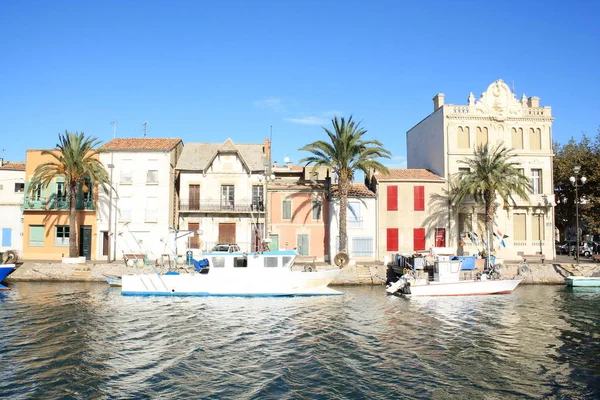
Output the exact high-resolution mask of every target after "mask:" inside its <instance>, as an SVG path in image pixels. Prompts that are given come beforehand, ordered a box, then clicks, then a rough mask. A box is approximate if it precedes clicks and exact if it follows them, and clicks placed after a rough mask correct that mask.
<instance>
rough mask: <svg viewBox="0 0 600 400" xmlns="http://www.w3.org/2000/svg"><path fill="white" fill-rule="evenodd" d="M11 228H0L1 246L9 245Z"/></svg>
mask: <svg viewBox="0 0 600 400" xmlns="http://www.w3.org/2000/svg"><path fill="white" fill-rule="evenodd" d="M11 238H12V229H11V228H2V246H5V247H8V246H11Z"/></svg>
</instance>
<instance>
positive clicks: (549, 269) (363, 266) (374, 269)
mask: <svg viewBox="0 0 600 400" xmlns="http://www.w3.org/2000/svg"><path fill="white" fill-rule="evenodd" d="M528 265H529V269H530V272H529V273H526V274H524V276H523V277H524V281H523V283H524V284H563V283H564V278H565V277H566V276H570V275H592V274H600V263H597V262H596V263H594V262H593V261H591V260H587V259H586V260H581V262H580V264H579V265H576V264H575V263H574V262H573V261H572V260H571V259H570V258H569V257H567V256H559V257H558V259H557V260H548V261H546V263H545V264H541V263H539V262H535V263H529V264H528ZM184 267H186V268H187V269H188V270H190V271H191V270H192V269H193V268H192V267H191V266H184ZM316 267H317V269H330V268H335V267H334V266H332V265H329V264H325V263H317V264H316ZM294 268H301V265H298V266H297V267H296V266H295V267H294ZM518 269H519V263H518V261H505V262H504V271H503V275H504V276H506V277H513V276H515V275H517V271H518ZM153 271H154V269H153V268H152V267H151V266H144V267H141V268H138V267H135V268H134V267H128V266H126V265H125V263H124V262H123V261H122V260H118V261H115V262H113V263H110V264H108V263H106V262H101V261H94V262H87V263H85V264H62V263H58V262H56V261H44V260H37V261H25V262H23V264H22V265H21V266H20V267H19V268H18V269H17V270H16V271H15V272H14V273H13V274H12V275H10V276H9V277H8V279H7V280H6V281H7V282H11V281H12V282H17V281H74V282H95V281H97V282H104V281H105V279H104V276H103V274H107V275H119V276H120V275H124V274H131V273H142V272H146V273H152V272H153ZM386 271H387V266H386V265H384V264H383V263H382V262H372V263H356V264H351V265H348V266H346V267H345V268H344V269H343V270H342V273H341V274H339V275H338V276H337V277H336V279H335V280H334V281H333V282H332V284H333V285H383V284H385V280H386ZM475 272H476V271H463V272H462V274H463V278H465V279H469V278H471V277H474V275H475Z"/></svg>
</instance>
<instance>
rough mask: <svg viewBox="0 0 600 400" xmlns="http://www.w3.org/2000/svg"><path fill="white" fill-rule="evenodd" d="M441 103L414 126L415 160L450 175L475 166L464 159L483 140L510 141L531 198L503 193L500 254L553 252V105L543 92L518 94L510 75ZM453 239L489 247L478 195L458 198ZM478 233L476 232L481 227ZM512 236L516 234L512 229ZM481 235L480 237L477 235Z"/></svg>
mask: <svg viewBox="0 0 600 400" xmlns="http://www.w3.org/2000/svg"><path fill="white" fill-rule="evenodd" d="M433 103H434V110H433V112H432V113H431V114H430V115H428V116H427V117H426V118H425V119H423V120H422V121H421V122H419V123H418V124H417V125H415V126H414V127H413V128H411V129H410V130H409V131H408V132H407V134H406V136H407V154H408V168H426V169H429V170H431V171H432V172H433V173H435V174H437V175H439V176H441V177H443V178H445V179H446V182H447V183H446V186H447V189H448V188H449V185H450V180H451V177H452V176H453V174H455V173H457V172H459V171H460V170H461V168H466V167H467V166H466V165H465V164H464V163H462V162H461V161H462V160H464V159H465V158H467V157H469V156H471V155H472V154H473V150H474V149H475V147H476V146H478V145H480V144H483V143H488V142H489V143H490V144H491V145H496V144H497V143H498V142H500V143H503V144H504V146H505V147H507V148H512V149H513V150H512V151H513V154H514V155H515V160H516V161H517V162H519V163H520V164H521V165H522V168H523V172H524V173H525V175H527V176H529V177H530V178H531V185H532V193H531V194H530V196H529V201H526V200H523V199H520V198H518V197H515V198H514V201H513V202H512V203H511V204H502V201H501V199H500V198H498V204H499V206H498V208H497V211H496V218H495V224H496V226H495V233H496V234H497V236H502V238H503V242H504V244H502V241H501V240H500V239H498V237H494V247H495V248H496V249H497V256H498V257H499V258H502V259H509V260H511V259H512V260H515V259H518V258H519V257H520V255H522V254H536V253H542V254H544V255H545V256H546V258H547V259H553V258H554V254H555V249H554V239H553V238H554V234H553V233H554V194H553V178H552V157H553V151H552V121H553V120H554V118H552V113H551V109H550V107H547V106H546V107H540V99H539V97H529V98H527V97H526V96H525V94H523V95H522V96H521V98H520V100H519V99H517V98H515V94H514V93H512V91H511V90H510V88H509V87H508V86H507V85H506V83H504V82H503V81H502V80H497V81H495V82H493V83H492V84H491V85H490V86H489V87H488V88H487V90H486V91H485V92H483V93H482V94H481V96H480V98H479V99H478V100H476V99H475V96H474V95H473V93H470V95H469V97H468V99H467V104H466V105H454V104H444V95H443V94H438V95H436V96H435V97H434V98H433ZM450 215H451V216H452V218H451V219H450V221H449V226H448V233H447V234H448V235H449V237H448V238H447V243H448V245H449V246H456V247H457V252H458V253H459V254H461V253H462V254H474V253H477V252H478V251H481V250H482V249H483V245H482V243H481V239H482V238H484V237H485V236H484V235H482V234H483V232H485V230H484V227H483V219H484V210H483V207H482V206H479V205H476V204H475V203H463V204H460V205H458V206H452V208H451V210H450ZM473 233H474V234H475V235H473ZM504 236H508V237H504ZM471 238H473V239H474V240H471Z"/></svg>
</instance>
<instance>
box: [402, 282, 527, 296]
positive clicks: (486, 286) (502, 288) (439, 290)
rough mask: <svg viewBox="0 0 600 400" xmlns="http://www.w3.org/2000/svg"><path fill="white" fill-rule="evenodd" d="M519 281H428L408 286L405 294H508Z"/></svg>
mask: <svg viewBox="0 0 600 400" xmlns="http://www.w3.org/2000/svg"><path fill="white" fill-rule="evenodd" d="M519 283H521V279H490V280H481V281H479V280H477V281H476V280H469V281H458V282H449V283H438V282H430V283H426V284H417V285H411V286H410V294H405V295H406V296H477V295H489V294H509V293H512V291H513V290H515V288H516V287H517V286H518V285H519Z"/></svg>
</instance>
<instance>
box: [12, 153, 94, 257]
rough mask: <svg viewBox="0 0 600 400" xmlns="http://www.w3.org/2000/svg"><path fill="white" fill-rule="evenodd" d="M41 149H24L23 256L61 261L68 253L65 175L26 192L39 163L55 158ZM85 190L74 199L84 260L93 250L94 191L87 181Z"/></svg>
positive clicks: (67, 203)
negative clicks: (25, 154)
mask: <svg viewBox="0 0 600 400" xmlns="http://www.w3.org/2000/svg"><path fill="white" fill-rule="evenodd" d="M42 151H43V150H27V156H26V159H25V199H24V203H23V258H24V259H25V260H61V259H62V258H63V257H68V256H69V235H70V228H69V198H68V196H67V192H66V184H65V180H64V178H57V179H55V180H54V181H53V182H51V183H50V185H48V187H46V188H38V189H36V190H34V191H32V192H31V193H28V189H29V184H30V182H31V179H32V178H33V176H34V172H35V169H36V167H37V166H38V165H40V164H42V163H45V162H48V161H52V160H54V158H53V157H51V156H49V155H42ZM86 186H87V187H88V190H87V192H86V193H83V191H80V194H79V195H78V196H77V199H76V208H77V216H76V218H77V219H76V226H77V240H78V242H79V245H78V247H79V256H81V257H85V258H86V259H87V260H90V259H91V258H92V255H94V254H97V253H96V249H95V246H96V243H97V242H98V241H97V240H96V239H97V238H96V235H97V229H96V203H97V201H96V200H97V199H96V197H97V195H96V194H95V193H96V190H94V188H93V187H92V184H91V183H89V182H87V183H86Z"/></svg>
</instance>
